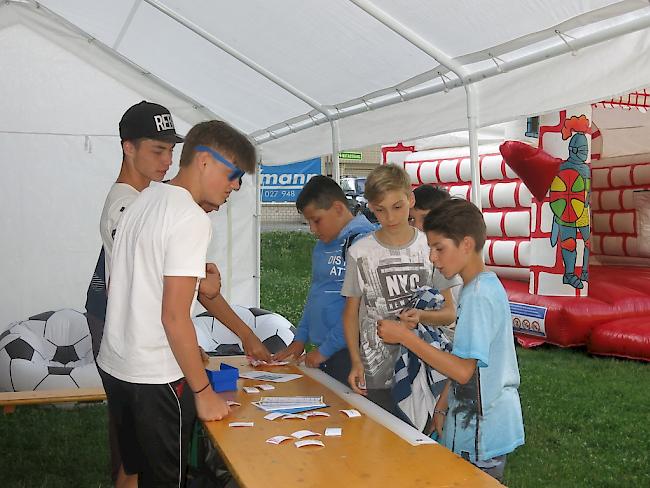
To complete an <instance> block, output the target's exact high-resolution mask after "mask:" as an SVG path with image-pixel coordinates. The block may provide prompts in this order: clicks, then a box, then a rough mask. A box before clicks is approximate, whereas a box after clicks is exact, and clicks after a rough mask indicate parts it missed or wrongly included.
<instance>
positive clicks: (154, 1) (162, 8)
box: [144, 0, 331, 119]
mask: <svg viewBox="0 0 650 488" xmlns="http://www.w3.org/2000/svg"><path fill="white" fill-rule="evenodd" d="M144 1H145V2H146V3H148V4H149V5H151V6H152V7H153V8H155V9H156V10H158V11H159V12H161V13H163V14H164V15H166V16H167V17H169V18H171V19H173V20H175V21H176V22H178V23H179V24H181V25H182V26H183V27H185V28H187V29H189V30H190V31H192V32H194V33H195V34H196V35H197V36H199V37H201V38H202V39H204V40H206V41H208V42H209V43H210V44H212V45H213V46H215V47H217V48H219V49H221V50H222V51H224V52H225V53H227V54H229V55H230V56H232V57H233V58H235V59H236V60H238V61H240V62H241V63H243V64H245V65H246V66H248V67H249V68H250V69H252V70H253V71H255V72H257V73H258V74H260V75H262V76H263V77H264V78H266V79H267V80H269V81H270V82H272V83H274V84H276V85H277V86H279V87H280V88H282V89H283V90H285V91H287V92H288V93H291V94H292V95H293V96H294V97H296V98H298V99H300V100H302V101H303V102H305V103H306V104H307V105H309V106H310V107H311V108H313V109H314V110H316V111H318V112H320V113H322V114H323V115H325V117H327V118H328V119H330V118H331V113H330V111H329V110H328V109H327V108H326V107H324V106H323V105H322V104H321V103H320V102H318V100H315V99H313V98H312V97H310V96H309V95H307V94H306V93H303V92H302V91H300V90H298V89H297V88H296V87H294V86H292V85H291V84H290V83H288V82H287V81H285V80H283V79H282V78H280V77H279V76H276V75H275V74H273V73H271V72H270V71H269V70H267V69H266V68H264V67H263V66H261V65H259V64H258V63H256V62H255V61H253V60H252V59H250V58H249V57H247V56H245V55H244V54H242V53H240V52H239V51H237V50H236V49H235V48H233V47H232V46H229V45H228V44H226V43H225V42H223V41H222V40H220V39H217V38H216V37H214V36H213V35H212V34H210V33H209V32H207V31H206V30H204V29H202V28H201V27H199V26H198V25H196V24H195V23H194V22H192V21H190V20H189V19H186V18H185V17H183V16H182V15H180V14H179V13H177V12H175V11H174V10H172V9H171V8H169V7H167V6H166V5H165V4H163V3H162V2H159V1H158V0H144Z"/></svg>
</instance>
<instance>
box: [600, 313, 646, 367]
mask: <svg viewBox="0 0 650 488" xmlns="http://www.w3.org/2000/svg"><path fill="white" fill-rule="evenodd" d="M587 349H588V351H589V352H590V353H591V354H601V355H606V356H619V357H624V358H629V359H640V360H642V361H650V317H648V316H645V317H636V318H626V319H619V320H614V321H612V322H606V323H604V324H601V325H598V326H596V327H594V328H593V329H592V330H591V334H590V335H589V340H588V342H587Z"/></svg>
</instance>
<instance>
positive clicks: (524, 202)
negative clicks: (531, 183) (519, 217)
mask: <svg viewBox="0 0 650 488" xmlns="http://www.w3.org/2000/svg"><path fill="white" fill-rule="evenodd" d="M532 202H533V195H532V194H531V193H530V190H529V189H528V187H527V186H526V185H524V184H523V183H522V184H521V186H520V187H519V199H518V200H517V203H518V204H519V206H520V207H530V206H531V205H532Z"/></svg>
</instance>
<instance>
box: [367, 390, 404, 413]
mask: <svg viewBox="0 0 650 488" xmlns="http://www.w3.org/2000/svg"><path fill="white" fill-rule="evenodd" d="M367 398H368V400H370V401H371V402H372V403H374V404H375V405H379V406H380V407H381V408H383V409H384V410H386V411H387V412H388V413H390V414H391V415H395V412H396V410H397V409H396V408H395V407H396V405H395V400H394V399H393V395H392V394H391V391H390V389H389V388H386V389H373V388H368V396H367Z"/></svg>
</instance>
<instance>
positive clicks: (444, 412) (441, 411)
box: [433, 408, 447, 416]
mask: <svg viewBox="0 0 650 488" xmlns="http://www.w3.org/2000/svg"><path fill="white" fill-rule="evenodd" d="M437 413H439V414H440V415H445V416H446V415H447V410H438V409H437V408H436V409H434V410H433V415H435V414H437Z"/></svg>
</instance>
